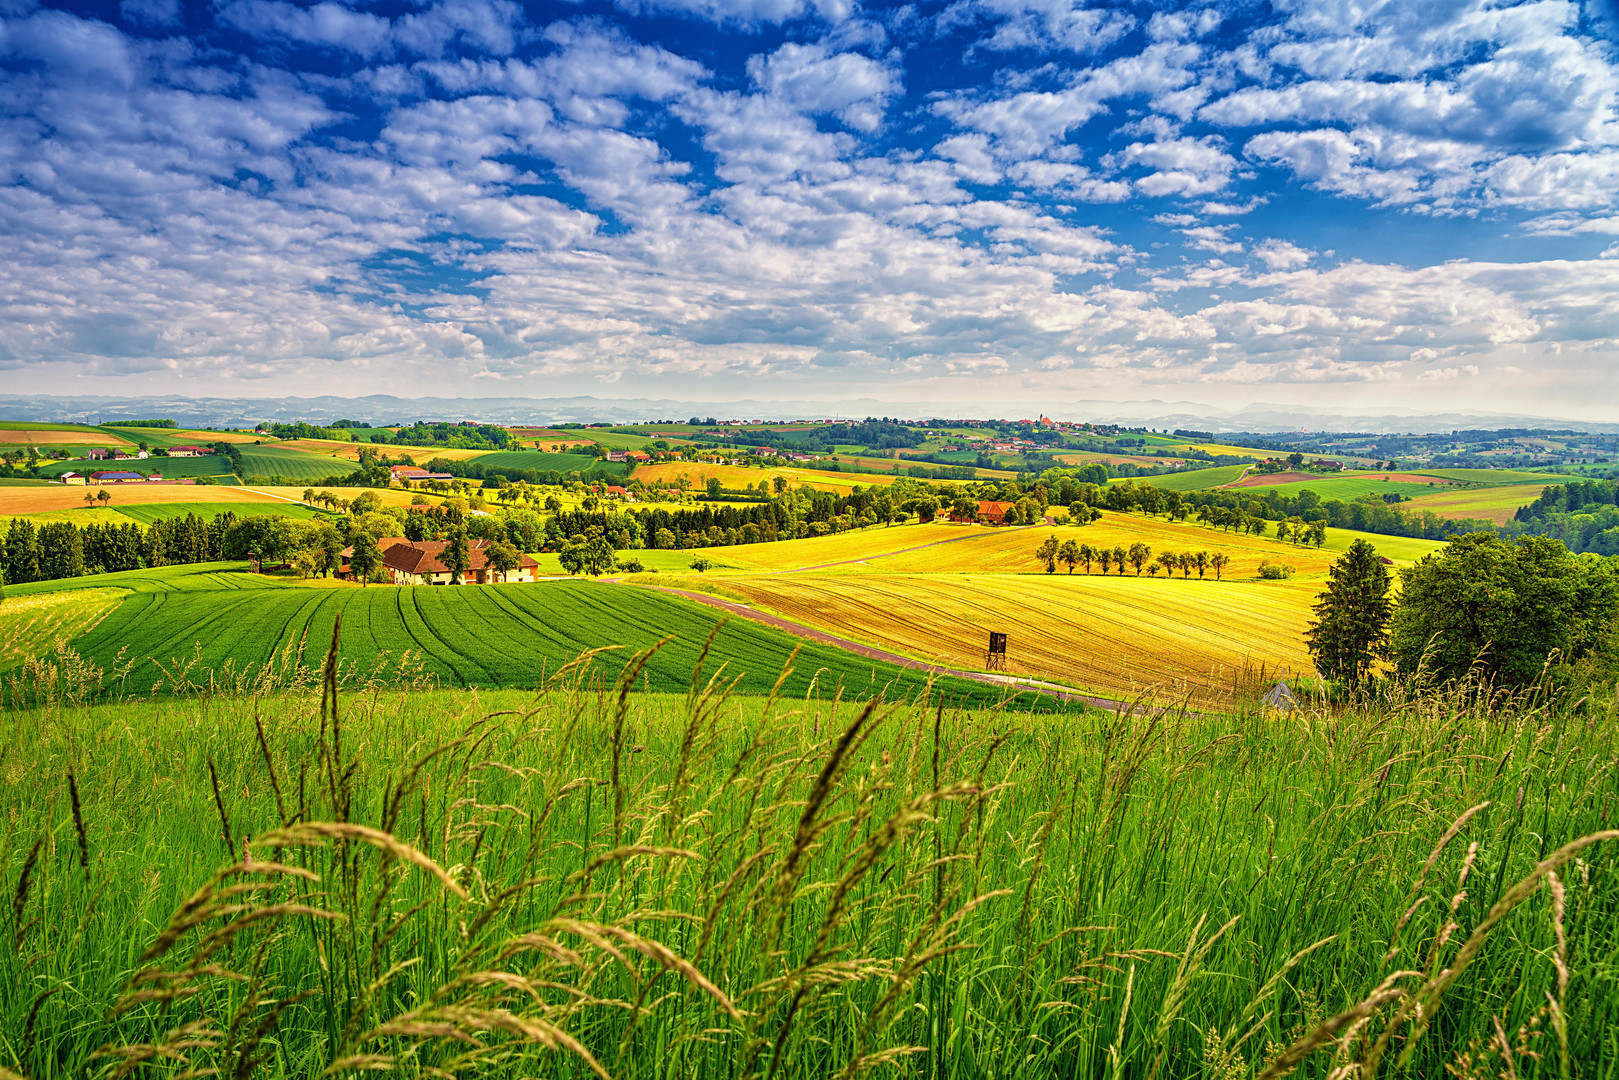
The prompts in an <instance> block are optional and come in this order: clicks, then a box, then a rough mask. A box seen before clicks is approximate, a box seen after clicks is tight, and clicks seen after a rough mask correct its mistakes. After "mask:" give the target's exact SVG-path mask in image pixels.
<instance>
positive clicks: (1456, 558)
mask: <svg viewBox="0 0 1619 1080" xmlns="http://www.w3.org/2000/svg"><path fill="white" fill-rule="evenodd" d="M1391 584H1392V583H1391V580H1390V576H1389V572H1388V568H1387V567H1386V566H1385V565H1384V564H1383V563H1382V561H1381V560H1380V559H1379V558H1378V557H1377V553H1376V551H1375V550H1374V549H1373V547H1372V545H1370V544H1368V543H1367V542H1366V541H1365V540H1360V539H1357V540H1356V541H1355V542H1354V543H1353V544H1351V545H1350V546H1349V550H1348V551H1347V552H1346V553H1345V554H1344V555H1343V557H1342V558H1340V559H1339V560H1338V561H1337V562H1336V563H1335V564H1334V566H1333V568H1332V571H1331V575H1330V577H1329V580H1328V583H1327V587H1326V589H1325V590H1324V591H1323V592H1322V593H1321V594H1320V596H1319V598H1318V599H1317V603H1316V606H1315V613H1316V621H1315V623H1314V625H1313V626H1312V628H1311V629H1310V631H1309V634H1308V640H1307V644H1308V646H1309V650H1310V654H1311V656H1312V658H1313V659H1314V661H1315V665H1316V668H1317V670H1319V671H1320V672H1321V674H1322V675H1324V676H1325V677H1327V678H1328V679H1330V680H1332V681H1333V682H1335V683H1338V684H1340V685H1342V686H1347V687H1351V688H1353V687H1357V686H1359V685H1360V684H1361V683H1362V682H1364V681H1365V680H1366V679H1367V677H1368V676H1369V675H1371V674H1372V672H1373V671H1374V670H1376V669H1377V667H1378V665H1379V664H1380V663H1387V664H1389V665H1391V666H1392V667H1393V669H1394V670H1395V671H1397V672H1399V673H1400V674H1402V675H1405V676H1408V677H1410V678H1413V679H1416V680H1418V681H1419V683H1420V682H1425V681H1426V682H1432V683H1442V682H1444V681H1446V680H1451V679H1462V678H1464V677H1472V678H1476V679H1478V680H1479V681H1481V682H1482V683H1484V684H1486V685H1493V686H1501V687H1519V686H1525V685H1528V684H1531V683H1534V682H1535V681H1536V680H1538V679H1540V678H1542V677H1543V676H1545V675H1547V674H1548V673H1555V674H1556V675H1557V676H1558V677H1562V678H1565V679H1566V678H1574V679H1577V680H1578V681H1580V682H1582V683H1586V684H1589V683H1591V682H1593V681H1594V682H1597V683H1605V685H1607V686H1609V687H1611V686H1612V685H1613V681H1614V678H1615V677H1619V559H1616V558H1596V557H1593V556H1590V555H1577V554H1575V553H1573V552H1570V551H1569V550H1568V548H1566V547H1564V546H1563V544H1562V543H1561V542H1560V541H1557V540H1554V539H1551V538H1548V537H1543V536H1525V537H1519V538H1518V539H1517V540H1515V541H1508V540H1504V539H1502V538H1501V537H1499V536H1497V535H1496V534H1495V533H1493V532H1489V533H1482V532H1481V533H1468V534H1466V535H1464V536H1458V537H1455V538H1454V539H1452V540H1451V542H1450V544H1449V545H1447V546H1446V547H1445V548H1443V549H1442V550H1440V551H1439V552H1437V553H1435V554H1433V555H1430V556H1428V557H1426V558H1424V559H1423V560H1422V561H1421V562H1419V563H1417V564H1416V565H1415V566H1412V567H1408V568H1406V569H1405V570H1402V571H1401V572H1400V589H1399V594H1398V599H1397V600H1396V598H1395V597H1394V595H1393V592H1392V589H1391Z"/></svg>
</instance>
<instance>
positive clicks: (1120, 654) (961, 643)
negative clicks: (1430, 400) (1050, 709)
mask: <svg viewBox="0 0 1619 1080" xmlns="http://www.w3.org/2000/svg"><path fill="white" fill-rule="evenodd" d="M944 550H948V549H944ZM715 581H716V583H718V584H720V585H721V587H722V588H723V590H724V591H725V592H726V593H727V594H735V595H740V596H742V597H744V598H745V599H747V600H748V601H749V602H751V603H755V604H758V605H761V606H763V607H767V608H769V609H770V610H772V611H776V612H778V613H780V614H782V615H785V616H787V617H789V618H793V619H797V620H801V621H804V622H808V623H810V624H812V625H815V626H819V627H823V628H825V629H828V630H832V631H834V632H836V633H839V634H842V635H845V636H847V637H850V638H853V639H855V640H859V641H865V642H867V643H870V644H876V645H881V646H884V647H887V648H893V649H898V650H899V651H902V652H906V653H910V654H912V655H915V656H918V657H921V658H924V659H929V660H935V661H938V662H942V663H946V664H950V665H953V666H963V667H967V668H981V667H982V666H983V663H984V651H983V650H984V648H985V642H986V640H987V638H988V634H989V632H990V631H991V630H1000V631H1006V632H1008V633H1009V634H1010V635H1011V639H1012V641H1011V645H1010V647H1009V652H1008V658H1007V670H1008V671H1009V672H1011V673H1012V674H1015V675H1028V676H1034V677H1036V678H1043V679H1054V680H1057V681H1060V682H1066V683H1069V684H1071V685H1074V686H1078V687H1081V688H1084V689H1088V690H1095V691H1101V692H1104V693H1108V694H1110V695H1126V696H1128V695H1131V694H1133V693H1135V692H1137V691H1139V690H1143V689H1146V688H1148V687H1159V688H1161V689H1163V690H1165V691H1167V692H1168V693H1169V694H1171V695H1174V694H1177V693H1179V692H1180V690H1181V688H1185V689H1189V690H1191V691H1193V692H1194V693H1195V694H1196V695H1197V696H1198V697H1199V698H1200V699H1217V698H1219V697H1221V696H1222V695H1223V694H1225V693H1226V692H1228V691H1229V690H1230V688H1231V685H1232V680H1233V678H1234V677H1236V676H1238V675H1239V674H1241V673H1242V672H1243V671H1244V670H1245V669H1256V668H1259V667H1261V666H1263V667H1264V668H1266V669H1269V670H1272V671H1275V670H1277V669H1280V670H1281V672H1282V673H1284V674H1286V675H1289V676H1291V675H1298V674H1304V673H1308V672H1310V671H1312V670H1313V669H1312V667H1311V664H1310V661H1309V657H1308V656H1307V655H1306V653H1305V651H1304V644H1303V632H1304V629H1305V627H1306V626H1307V625H1308V623H1309V617H1310V601H1311V600H1312V599H1313V598H1314V595H1315V592H1316V590H1317V589H1318V588H1319V586H1317V585H1314V584H1308V583H1300V582H1265V583H1255V582H1231V581H1222V582H1216V581H1214V580H1213V579H1212V578H1210V579H1209V580H1207V581H1199V580H1197V578H1196V576H1195V575H1194V576H1193V577H1192V578H1191V579H1190V580H1183V579H1181V578H1179V577H1177V578H1176V579H1175V580H1173V581H1166V580H1164V579H1162V578H1148V577H1141V578H1136V577H1134V576H1133V575H1131V576H1127V577H1122V578H1121V577H1116V576H1112V575H1110V576H1108V577H1106V578H1104V577H1102V576H1100V574H1096V575H1092V576H1086V575H1084V574H1083V573H1076V574H1074V575H1072V576H1069V575H1067V574H1065V573H1059V574H1057V575H1055V576H1050V577H1048V576H1046V575H1044V574H1040V575H1038V576H1034V577H1023V576H1017V577H1014V576H1009V575H1002V574H961V575H948V576H945V575H925V574H915V575H910V574H881V575H878V574H869V575H868V574H860V575H856V574H831V573H827V574H814V573H806V574H791V575H772V576H768V577H766V576H757V575H752V576H743V575H738V576H727V577H725V578H723V579H715ZM681 584H684V585H687V586H690V585H691V584H692V583H691V582H690V581H689V579H682V581H681Z"/></svg>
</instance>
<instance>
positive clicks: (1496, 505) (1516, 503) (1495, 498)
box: [1400, 477, 1563, 525]
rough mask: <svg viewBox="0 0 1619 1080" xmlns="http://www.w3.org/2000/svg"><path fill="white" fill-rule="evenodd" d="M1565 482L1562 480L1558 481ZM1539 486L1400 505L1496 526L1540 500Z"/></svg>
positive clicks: (1463, 493)
mask: <svg viewBox="0 0 1619 1080" xmlns="http://www.w3.org/2000/svg"><path fill="white" fill-rule="evenodd" d="M1559 479H1563V478H1561V477H1560V478H1559ZM1540 490H1541V486H1540V485H1539V484H1512V485H1509V486H1507V487H1493V488H1474V489H1472V490H1464V491H1441V492H1437V493H1435V494H1433V495H1418V496H1417V497H1416V498H1414V499H1412V500H1411V501H1410V502H1404V503H1401V504H1400V508H1401V509H1402V510H1432V511H1433V512H1434V513H1436V514H1438V515H1439V516H1440V517H1451V518H1484V519H1486V520H1488V521H1493V522H1494V523H1495V524H1497V525H1505V524H1506V523H1507V522H1509V521H1511V520H1512V515H1513V514H1514V513H1516V512H1517V510H1518V507H1520V506H1528V505H1529V504H1530V503H1532V502H1534V501H1535V500H1536V499H1538V498H1540Z"/></svg>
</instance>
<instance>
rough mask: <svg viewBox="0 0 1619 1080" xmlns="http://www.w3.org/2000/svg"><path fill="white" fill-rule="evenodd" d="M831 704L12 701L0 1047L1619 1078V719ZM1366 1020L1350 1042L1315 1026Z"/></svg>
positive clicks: (787, 1067)
mask: <svg viewBox="0 0 1619 1080" xmlns="http://www.w3.org/2000/svg"><path fill="white" fill-rule="evenodd" d="M435 591H438V592H442V591H444V590H435ZM617 666H618V665H617V664H616V663H615V664H614V665H612V666H611V668H610V670H609V671H608V672H607V673H606V674H607V675H608V677H609V679H610V678H611V675H612V674H613V673H614V671H616V669H617ZM670 674H671V675H679V676H682V678H681V679H680V682H681V683H682V685H684V683H685V682H687V681H688V680H689V674H690V673H689V671H673V672H671V673H670ZM820 697H821V700H819V701H817V700H811V701H809V702H805V701H803V700H802V698H792V699H789V700H786V701H782V702H778V703H777V704H775V705H766V703H765V702H763V701H761V700H759V699H757V698H747V699H740V698H739V699H732V700H730V701H723V702H722V701H719V700H716V699H713V698H709V699H706V700H705V699H701V698H697V699H691V700H687V699H684V698H682V697H679V696H670V695H632V696H630V697H629V698H628V699H627V700H626V701H625V703H624V705H623V706H622V707H620V705H619V703H618V700H617V698H616V696H615V695H614V694H612V693H601V694H598V693H596V692H593V690H592V689H591V688H590V686H588V685H585V686H580V687H573V686H570V685H568V684H567V683H564V684H562V685H560V686H557V687H554V688H552V689H551V690H550V691H549V692H547V693H545V694H541V695H536V694H532V693H527V694H519V693H515V692H510V691H507V692H498V691H497V692H487V691H486V692H479V693H478V694H476V695H474V694H472V693H469V692H445V691H439V692H431V691H422V690H420V689H418V690H415V691H414V692H409V693H400V692H392V691H387V690H370V689H367V690H363V691H358V692H348V693H340V694H339V695H338V696H337V697H336V698H334V699H333V701H332V709H329V710H324V711H323V710H322V709H321V695H320V694H319V692H318V690H317V691H313V692H311V691H310V690H300V691H297V692H292V693H279V694H268V695H263V696H258V697H253V698H233V697H230V696H220V695H208V696H205V697H198V698H196V699H190V700H178V701H177V700H169V701H165V702H162V703H156V704H147V703H121V704H116V705H104V706H98V707H93V708H85V707H81V706H77V705H75V704H73V703H72V701H71V700H69V701H65V702H58V703H57V704H55V705H53V706H52V707H51V708H49V709H37V710H19V711H16V712H13V713H10V714H8V716H7V723H6V724H5V725H3V726H0V760H3V761H4V762H5V768H6V773H5V776H6V783H5V785H4V786H3V787H0V813H3V814H4V816H5V819H6V821H7V823H8V826H7V829H6V833H5V836H6V839H5V841H4V846H3V849H0V871H3V873H4V874H5V880H6V884H7V890H6V891H7V894H8V899H9V903H8V918H9V919H10V922H8V924H7V945H8V947H7V948H5V949H3V950H0V980H4V982H3V985H5V986H6V987H7V988H8V992H7V993H6V994H5V995H0V1065H3V1066H4V1067H5V1068H7V1069H8V1070H11V1071H13V1072H15V1073H16V1074H17V1075H26V1076H29V1077H31V1078H34V1080H58V1078H67V1077H80V1076H99V1075H101V1074H102V1073H106V1074H107V1075H109V1076H110V1075H111V1071H112V1068H113V1066H114V1064H115V1063H116V1062H117V1061H118V1060H120V1059H123V1060H139V1055H141V1054H153V1053H154V1049H153V1048H155V1047H161V1048H165V1049H167V1050H168V1054H167V1055H166V1057H165V1058H164V1059H163V1060H161V1062H160V1063H154V1064H153V1066H152V1067H151V1068H152V1069H153V1070H154V1071H155V1072H156V1073H157V1074H159V1075H180V1074H182V1073H186V1074H190V1075H211V1074H217V1075H221V1076H226V1075H235V1072H234V1067H235V1063H236V1061H237V1060H238V1059H239V1058H243V1057H244V1055H245V1056H246V1059H247V1060H249V1061H253V1062H255V1063H256V1064H255V1067H253V1068H251V1069H250V1070H248V1071H247V1072H246V1073H245V1074H244V1075H251V1076H255V1077H264V1078H266V1080H292V1078H295V1077H296V1078H299V1080H304V1078H309V1077H316V1076H321V1075H324V1074H327V1073H329V1072H330V1073H344V1072H351V1071H352V1070H354V1069H355V1068H356V1065H357V1064H358V1063H363V1064H364V1065H365V1068H366V1070H367V1071H380V1070H385V1069H391V1070H392V1071H394V1072H396V1073H401V1074H405V1075H410V1076H425V1075H459V1076H466V1077H477V1078H479V1080H508V1078H510V1080H517V1078H527V1077H547V1078H549V1077H558V1078H561V1077H579V1078H583V1077H587V1076H590V1075H592V1063H594V1064H595V1067H597V1068H599V1069H600V1070H601V1073H602V1074H605V1075H609V1076H612V1077H615V1078H619V1080H642V1078H644V1080H653V1078H659V1080H663V1078H670V1077H680V1078H682V1080H686V1078H690V1080H721V1078H725V1080H729V1078H732V1077H736V1078H755V1080H766V1078H770V1077H774V1078H776V1080H822V1078H827V1077H843V1076H850V1077H873V1078H876V1077H890V1076H892V1077H903V1078H916V1080H936V1078H939V1080H942V1078H961V1080H967V1078H977V1077H1017V1078H1018V1080H1057V1078H1072V1077H1123V1076H1135V1077H1140V1078H1142V1080H1148V1078H1151V1077H1157V1078H1161V1080H1170V1078H1182V1077H1188V1078H1189V1077H1204V1078H1219V1080H1235V1078H1239V1077H1240V1078H1247V1077H1254V1076H1257V1075H1259V1074H1260V1073H1261V1072H1262V1071H1264V1070H1265V1069H1266V1068H1267V1066H1274V1067H1275V1070H1276V1072H1277V1073H1279V1072H1281V1071H1283V1070H1284V1069H1285V1068H1286V1064H1287V1062H1286V1061H1285V1060H1283V1055H1284V1053H1286V1051H1287V1050H1288V1049H1289V1048H1294V1049H1295V1050H1296V1053H1297V1054H1298V1056H1299V1057H1300V1058H1301V1059H1302V1061H1301V1062H1300V1063H1299V1065H1298V1067H1297V1068H1296V1069H1295V1070H1294V1071H1293V1072H1292V1075H1294V1076H1299V1077H1315V1078H1325V1077H1327V1076H1329V1075H1336V1076H1340V1077H1342V1076H1346V1075H1353V1076H1359V1077H1372V1076H1393V1075H1399V1076H1410V1077H1441V1076H1446V1075H1452V1076H1456V1077H1465V1078H1467V1080H1483V1078H1486V1077H1489V1078H1495V1077H1525V1078H1528V1077H1553V1076H1569V1077H1603V1076H1608V1075H1611V1074H1612V1071H1613V1066H1614V1063H1615V1061H1616V1060H1619V989H1616V983H1615V981H1614V979H1613V978H1612V973H1613V968H1614V961H1613V957H1614V956H1615V955H1619V882H1616V880H1615V872H1614V871H1615V858H1616V855H1619V850H1616V848H1619V844H1616V843H1615V840H1614V839H1611V838H1610V839H1606V840H1604V839H1601V837H1603V836H1604V835H1605V836H1608V837H1613V836H1614V834H1612V833H1608V834H1603V833H1601V832H1600V830H1603V829H1605V828H1611V827H1612V822H1611V820H1610V816H1611V815H1610V813H1609V811H1610V809H1611V807H1610V804H1611V802H1612V799H1613V779H1612V775H1611V770H1609V769H1608V768H1607V767H1606V766H1607V764H1608V763H1610V762H1612V761H1613V760H1614V758H1615V755H1616V753H1619V746H1616V745H1615V728H1614V727H1613V726H1612V725H1609V724H1599V725H1596V726H1594V727H1589V726H1588V723H1589V721H1588V720H1586V719H1582V718H1581V717H1579V716H1575V715H1573V714H1571V713H1569V712H1568V710H1567V708H1566V707H1555V708H1550V707H1545V706H1537V707H1534V708H1524V709H1521V710H1519V709H1516V708H1515V707H1514V706H1512V705H1510V704H1508V705H1501V706H1499V709H1500V711H1498V712H1496V713H1493V714H1486V713H1484V712H1483V711H1482V710H1481V709H1480V708H1478V707H1476V706H1474V707H1469V706H1468V705H1467V704H1465V703H1463V702H1461V701H1459V700H1450V699H1444V698H1437V699H1431V700H1428V701H1424V702H1423V703H1421V704H1420V705H1411V706H1409V707H1407V708H1403V709H1402V708H1400V707H1397V706H1394V705H1387V704H1383V705H1378V704H1374V705H1371V706H1369V707H1368V708H1367V709H1366V710H1365V711H1364V712H1363V711H1359V710H1350V711H1348V712H1346V713H1345V714H1344V715H1342V716H1337V717H1334V718H1332V719H1330V720H1328V719H1326V718H1322V717H1317V716H1315V715H1313V714H1312V715H1307V716H1301V717H1299V718H1297V719H1284V718H1280V717H1275V716H1271V717H1265V716H1261V715H1259V714H1258V713H1256V712H1253V711H1237V712H1232V713H1223V714H1219V715H1209V716H1201V715H1177V714H1173V713H1172V714H1170V715H1167V716H1159V715H1156V714H1153V715H1141V716H1133V717H1132V716H1123V717H1121V716H1115V715H1113V714H1110V713H1109V714H1096V713H1092V714H1082V715H1075V716H1065V717H1051V716H1042V715H1030V714H1016V713H1007V712H997V711H993V710H991V711H982V710H973V711H971V712H961V711H957V710H954V709H948V708H947V709H944V710H935V709H933V708H900V709H886V708H878V709H876V710H873V711H867V710H866V709H865V708H864V707H863V706H862V703H861V702H860V701H859V700H857V699H855V700H846V701H845V703H844V704H843V705H842V706H840V707H837V708H834V707H832V706H831V705H830V704H829V703H827V701H826V700H825V695H820ZM1610 707H1611V701H1609V700H1607V699H1604V701H1603V703H1602V704H1601V709H1603V710H1606V709H1608V708H1610ZM70 784H71V795H70V788H69V785H70ZM1470 808H1471V809H1470ZM294 821H296V822H298V824H296V825H294V824H291V823H292V822H294ZM244 857H246V858H247V859H248V860H249V861H248V862H247V863H246V864H242V863H241V862H239V860H242V859H243V858H244ZM1548 860H1549V861H1548ZM1549 872H1555V873H1556V875H1557V880H1556V884H1555V886H1554V885H1553V884H1552V879H1551V878H1550V877H1548V873H1549ZM216 875H217V876H216ZM11 913H14V914H11ZM1559 965H1562V966H1563V967H1564V968H1565V969H1566V970H1567V971H1568V973H1569V977H1568V978H1567V979H1566V980H1560V979H1559V974H1558V972H1559ZM1419 1005H1420V1011H1419V1010H1418V1008H1417V1006H1419ZM1356 1010H1358V1012H1357V1011H1356ZM1335 1017H1336V1018H1339V1019H1337V1020H1336V1021H1335V1022H1334V1023H1332V1024H1331V1025H1330V1026H1329V1027H1327V1028H1326V1029H1325V1031H1326V1033H1330V1032H1331V1031H1343V1030H1346V1029H1347V1028H1348V1026H1349V1025H1350V1024H1351V1022H1352V1021H1355V1020H1356V1019H1357V1017H1358V1018H1359V1020H1360V1022H1359V1023H1358V1024H1356V1025H1355V1026H1354V1028H1353V1032H1354V1037H1353V1038H1349V1039H1346V1040H1345V1041H1344V1042H1343V1044H1342V1045H1341V1046H1340V1044H1339V1043H1338V1042H1337V1041H1336V1040H1334V1039H1331V1038H1328V1037H1325V1034H1324V1035H1323V1037H1321V1038H1319V1039H1318V1040H1315V1041H1314V1042H1312V1041H1311V1036H1312V1035H1313V1034H1315V1033H1316V1032H1318V1031H1320V1030H1322V1028H1323V1025H1324V1024H1326V1023H1327V1022H1328V1021H1329V1019H1331V1018H1335ZM1498 1031H1499V1032H1501V1033H1502V1034H1501V1035H1500V1036H1499V1043H1498V1042H1497V1040H1498V1035H1497V1032H1498ZM1558 1031H1561V1032H1562V1033H1563V1034H1564V1035H1565V1036H1566V1051H1565V1050H1564V1045H1565V1044H1564V1043H1563V1041H1562V1040H1561V1039H1560V1038H1559V1035H1558V1034H1557V1033H1556V1032H1558ZM1520 1033H1521V1034H1520ZM1520 1040H1521V1045H1520ZM1492 1046H1493V1047H1495V1049H1493V1050H1492ZM1503 1047H1504V1049H1503ZM126 1048H128V1049H126ZM1380 1048H1386V1053H1385V1052H1383V1051H1382V1050H1381V1049H1380ZM1525 1051H1528V1052H1525ZM98 1052H100V1053H102V1054H104V1055H106V1056H103V1057H99V1058H98V1057H94V1056H93V1055H96V1054H97V1053H98ZM1530 1053H1532V1054H1534V1055H1536V1056H1534V1057H1531V1056H1530ZM1378 1054H1381V1055H1382V1056H1381V1059H1380V1061H1379V1060H1373V1059H1374V1056H1376V1055H1378ZM359 1055H364V1056H359ZM342 1062H347V1064H346V1065H344V1064H340V1063H342ZM1396 1064H1398V1066H1399V1067H1398V1068H1396V1067H1395V1066H1396ZM1346 1070H1350V1071H1346ZM1272 1075H1275V1073H1273V1074H1272Z"/></svg>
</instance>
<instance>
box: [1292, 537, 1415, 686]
mask: <svg viewBox="0 0 1619 1080" xmlns="http://www.w3.org/2000/svg"><path fill="white" fill-rule="evenodd" d="M1392 607H1393V605H1392V603H1391V602H1390V600H1389V573H1388V568H1387V567H1385V566H1384V565H1383V562H1382V560H1381V559H1379V558H1378V555H1377V551H1376V550H1375V549H1374V548H1373V547H1372V545H1370V544H1368V543H1367V542H1366V541H1365V540H1360V539H1357V540H1356V541H1355V542H1354V543H1352V544H1350V545H1349V550H1348V551H1346V552H1344V554H1343V556H1342V557H1341V558H1339V559H1338V561H1337V562H1335V563H1333V565H1332V572H1331V574H1330V575H1329V578H1328V581H1327V588H1326V591H1325V592H1323V593H1321V594H1320V595H1319V596H1318V597H1317V598H1316V604H1315V615H1316V622H1315V624H1314V625H1313V626H1311V627H1310V629H1309V630H1308V631H1306V633H1305V640H1306V644H1307V646H1308V647H1309V650H1310V656H1311V657H1312V658H1313V659H1314V660H1315V666H1316V670H1317V671H1319V672H1321V674H1322V675H1323V676H1325V677H1326V678H1328V679H1332V680H1334V681H1336V682H1341V683H1344V684H1345V685H1347V686H1357V685H1359V683H1360V681H1361V680H1362V679H1364V678H1365V677H1366V674H1367V672H1368V671H1370V670H1371V666H1372V664H1373V663H1374V662H1375V661H1376V660H1377V659H1378V658H1379V657H1381V656H1383V654H1384V653H1385V651H1386V648H1385V646H1386V641H1387V638H1388V625H1389V615H1390V612H1391V610H1392Z"/></svg>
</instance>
